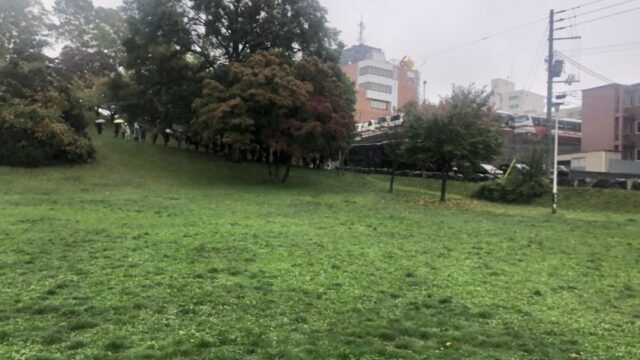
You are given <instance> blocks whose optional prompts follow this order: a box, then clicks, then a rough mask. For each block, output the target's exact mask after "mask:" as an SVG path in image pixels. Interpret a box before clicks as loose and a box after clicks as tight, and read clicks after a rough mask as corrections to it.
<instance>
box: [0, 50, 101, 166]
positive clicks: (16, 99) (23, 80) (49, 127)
mask: <svg viewBox="0 0 640 360" xmlns="http://www.w3.org/2000/svg"><path fill="white" fill-rule="evenodd" d="M85 126H86V125H85V120H84V114H83V112H82V109H81V106H80V103H79V101H78V100H77V99H76V98H75V97H74V96H73V94H72V93H71V89H70V88H69V87H68V86H67V85H66V84H64V82H63V81H62V80H61V79H60V78H59V77H58V76H57V75H56V74H55V69H54V68H52V67H50V66H48V65H45V64H42V63H37V62H36V63H33V62H31V63H24V62H19V61H15V60H13V61H11V63H10V64H8V65H6V66H4V67H1V68H0V164H2V165H13V166H41V165H51V164H61V163H80V162H87V161H89V160H91V159H92V158H93V155H94V150H93V147H92V146H91V143H90V142H89V140H88V139H87V138H85V137H83V135H82V134H83V133H84V129H85Z"/></svg>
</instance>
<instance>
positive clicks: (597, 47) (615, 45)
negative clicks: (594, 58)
mask: <svg viewBox="0 0 640 360" xmlns="http://www.w3.org/2000/svg"><path fill="white" fill-rule="evenodd" d="M631 45H640V41H631V42H626V43H617V44H607V45H597V46H589V47H585V48H582V50H601V49H609V48H616V47H626V46H631Z"/></svg>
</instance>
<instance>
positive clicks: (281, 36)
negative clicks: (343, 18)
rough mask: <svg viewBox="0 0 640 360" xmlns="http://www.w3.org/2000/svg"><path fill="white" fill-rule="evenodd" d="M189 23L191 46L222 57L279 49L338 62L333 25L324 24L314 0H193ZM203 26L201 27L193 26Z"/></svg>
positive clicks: (231, 58)
mask: <svg viewBox="0 0 640 360" xmlns="http://www.w3.org/2000/svg"><path fill="white" fill-rule="evenodd" d="M190 10H191V11H192V12H193V14H192V16H191V21H190V24H191V26H192V27H193V28H194V29H193V33H194V35H195V38H196V39H198V40H199V41H197V42H196V44H195V45H197V46H196V50H197V51H196V52H197V53H198V54H202V53H206V55H205V56H204V58H205V59H208V60H209V61H211V59H212V58H214V55H213V53H218V52H219V53H220V54H221V57H222V60H224V61H225V62H227V63H231V62H238V61H243V60H247V59H248V58H249V57H251V56H252V55H254V54H256V53H258V52H260V51H265V50H272V49H274V50H278V51H279V52H281V53H283V54H286V55H287V56H288V57H289V58H293V57H294V56H295V55H298V54H305V55H310V56H317V57H320V58H321V59H323V60H328V59H332V60H333V61H334V62H338V60H339V59H338V55H337V54H338V52H337V51H336V45H337V31H336V30H334V29H331V28H329V27H328V26H327V18H326V14H327V11H326V9H325V8H324V7H322V5H320V3H319V2H318V1H317V0H304V1H299V0H297V1H291V0H194V1H193V6H192V8H191V9H190ZM202 26H203V27H204V29H205V31H204V32H201V31H198V30H197V28H199V27H202Z"/></svg>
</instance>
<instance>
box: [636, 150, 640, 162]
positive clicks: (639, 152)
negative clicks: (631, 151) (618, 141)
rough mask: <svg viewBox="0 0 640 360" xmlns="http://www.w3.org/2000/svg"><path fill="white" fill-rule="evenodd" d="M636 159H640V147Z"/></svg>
mask: <svg viewBox="0 0 640 360" xmlns="http://www.w3.org/2000/svg"><path fill="white" fill-rule="evenodd" d="M636 161H640V148H638V149H636Z"/></svg>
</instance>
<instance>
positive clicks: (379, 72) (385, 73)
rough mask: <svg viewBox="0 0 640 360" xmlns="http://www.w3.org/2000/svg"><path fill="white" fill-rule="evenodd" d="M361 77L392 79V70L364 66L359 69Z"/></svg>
mask: <svg viewBox="0 0 640 360" xmlns="http://www.w3.org/2000/svg"><path fill="white" fill-rule="evenodd" d="M363 75H375V76H380V77H385V78H388V79H393V70H388V69H383V68H379V67H376V66H364V67H361V68H360V76H363Z"/></svg>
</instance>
